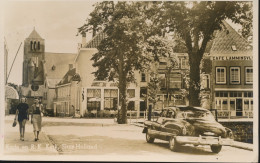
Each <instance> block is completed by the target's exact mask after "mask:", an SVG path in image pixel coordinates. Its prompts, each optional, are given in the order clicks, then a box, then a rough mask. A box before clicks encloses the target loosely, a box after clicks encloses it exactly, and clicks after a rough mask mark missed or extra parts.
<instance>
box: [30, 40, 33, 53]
mask: <svg viewBox="0 0 260 163" xmlns="http://www.w3.org/2000/svg"><path fill="white" fill-rule="evenodd" d="M30 48H31V51H32V50H33V42H32V41H31V44H30Z"/></svg>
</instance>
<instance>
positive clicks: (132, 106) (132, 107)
mask: <svg viewBox="0 0 260 163" xmlns="http://www.w3.org/2000/svg"><path fill="white" fill-rule="evenodd" d="M127 96H128V98H129V99H130V98H134V97H135V89H128V90H127ZM127 110H135V101H129V102H128V105H127Z"/></svg>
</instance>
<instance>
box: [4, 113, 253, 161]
mask: <svg viewBox="0 0 260 163" xmlns="http://www.w3.org/2000/svg"><path fill="white" fill-rule="evenodd" d="M12 120H13V117H12V116H7V117H6V118H5V122H6V123H5V152H4V154H6V155H46V156H52V155H54V156H55V155H59V156H60V155H62V156H73V155H77V156H84V157H83V159H84V160H89V159H90V158H94V159H95V160H104V156H113V157H112V158H110V160H124V159H125V160H127V161H133V160H145V161H149V160H150V161H193V162H194V161H200V162H205V161H206V162H209V161H217V162H219V161H232V162H235V161H239V162H248V161H249V162H251V161H252V160H256V159H257V158H256V155H255V154H256V153H255V151H250V150H244V149H239V148H234V147H230V146H224V147H223V148H222V151H221V152H220V153H219V154H214V153H212V152H211V150H210V147H209V146H198V147H194V146H192V145H185V146H182V147H181V148H180V149H179V151H178V152H172V151H170V150H169V148H168V142H165V141H160V140H157V139H156V140H155V142H154V143H152V144H149V143H147V142H146V141H145V135H144V134H143V133H142V128H141V127H138V126H135V125H131V124H123V125H119V124H116V122H114V120H113V119H72V118H54V117H43V128H42V130H43V132H41V135H40V140H39V141H37V142H35V141H34V140H33V138H34V137H33V133H32V125H31V124H29V123H27V125H26V134H25V141H20V140H19V132H18V126H16V127H14V128H13V127H11V124H12V122H13V121H12ZM11 146H18V147H19V148H16V149H12V148H11ZM24 146H27V147H24ZM32 146H33V147H34V148H32ZM38 146H40V147H39V148H37V147H38ZM24 148H25V149H26V150H25V149H24ZM27 148H28V149H27ZM22 149H23V150H22ZM91 156H92V157H91ZM122 156H124V157H122ZM202 156H203V159H202ZM63 158H64V157H63ZM73 158H74V159H75V157H73ZM73 158H72V159H73ZM77 158H78V157H77Z"/></svg>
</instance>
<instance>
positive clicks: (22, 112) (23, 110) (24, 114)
mask: <svg viewBox="0 0 260 163" xmlns="http://www.w3.org/2000/svg"><path fill="white" fill-rule="evenodd" d="M28 109H29V106H28V104H27V103H26V99H25V98H24V97H22V98H21V102H20V103H19V104H18V105H17V109H16V114H15V118H14V120H15V121H16V120H17V116H18V122H19V130H20V140H22V141H24V132H25V124H26V120H29V113H28Z"/></svg>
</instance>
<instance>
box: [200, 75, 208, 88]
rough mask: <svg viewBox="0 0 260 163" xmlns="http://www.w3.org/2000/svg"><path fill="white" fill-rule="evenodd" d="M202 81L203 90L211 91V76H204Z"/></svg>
mask: <svg viewBox="0 0 260 163" xmlns="http://www.w3.org/2000/svg"><path fill="white" fill-rule="evenodd" d="M201 79H202V81H201V89H209V88H210V80H209V79H210V78H209V74H202V76H201Z"/></svg>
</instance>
